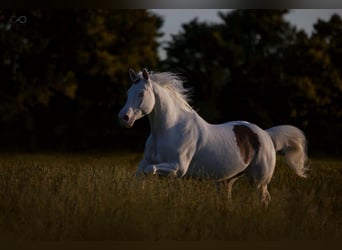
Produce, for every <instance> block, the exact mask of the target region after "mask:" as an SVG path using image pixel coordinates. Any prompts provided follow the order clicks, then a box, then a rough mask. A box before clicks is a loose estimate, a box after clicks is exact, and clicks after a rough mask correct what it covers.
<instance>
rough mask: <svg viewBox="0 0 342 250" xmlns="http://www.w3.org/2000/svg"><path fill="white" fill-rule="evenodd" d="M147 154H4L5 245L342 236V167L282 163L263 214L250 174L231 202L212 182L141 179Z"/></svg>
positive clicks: (1, 204)
mask: <svg viewBox="0 0 342 250" xmlns="http://www.w3.org/2000/svg"><path fill="white" fill-rule="evenodd" d="M140 157H141V155H136V154H121V155H119V154H114V155H109V154H91V155H76V154H2V155H0V237H1V239H36V240H199V239H201V240H297V239H298V240H333V239H341V229H342V228H341V218H342V216H341V215H342V214H341V211H342V207H341V202H342V198H341V194H342V190H341V180H342V164H341V161H338V160H320V159H317V160H313V161H312V163H311V171H310V177H309V178H308V179H306V180H304V179H300V178H298V177H296V176H295V174H294V173H293V172H291V170H290V169H289V168H287V167H286V166H285V163H284V160H283V159H282V158H280V160H278V162H277V167H276V171H275V174H274V177H273V180H272V182H271V184H270V193H271V195H272V200H271V203H270V206H269V207H268V208H267V209H264V208H263V207H262V205H261V204H260V201H259V199H258V196H257V193H256V190H255V188H254V187H252V186H250V184H249V183H248V181H247V179H245V178H241V179H240V180H238V181H237V182H236V184H235V185H234V187H233V200H232V202H231V203H229V202H228V200H227V199H226V194H225V193H224V192H221V193H217V191H216V187H215V185H214V183H213V182H212V181H197V180H183V179H165V178H156V177H152V178H147V179H146V180H144V181H139V180H136V179H135V178H134V171H135V169H136V166H137V163H138V161H139V159H140Z"/></svg>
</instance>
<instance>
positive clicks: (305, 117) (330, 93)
mask: <svg viewBox="0 0 342 250" xmlns="http://www.w3.org/2000/svg"><path fill="white" fill-rule="evenodd" d="M286 13H287V11H285V10H235V11H232V12H228V13H219V16H220V18H221V19H222V23H217V24H208V23H202V22H199V21H197V20H196V19H195V20H193V21H191V22H189V23H188V24H185V25H184V26H183V30H182V31H181V32H180V33H179V34H178V35H176V36H173V38H172V41H171V42H170V43H169V44H168V47H167V48H166V50H167V52H168V57H167V59H166V61H165V62H164V65H163V66H164V68H165V69H168V70H178V71H179V72H181V73H183V74H184V75H185V76H186V78H187V79H188V82H189V86H191V87H193V88H194V92H195V95H194V104H195V106H196V107H198V108H199V110H200V114H202V115H203V116H204V117H206V118H208V119H209V120H210V121H212V122H222V121H226V120H235V119H242V120H248V121H252V122H255V123H257V124H260V125H261V126H262V127H269V126H273V125H276V124H283V123H291V124H295V125H297V126H300V127H302V128H303V129H305V130H307V129H309V131H310V132H312V134H311V135H313V134H316V133H317V132H318V131H319V130H323V129H325V130H330V131H331V132H332V133H338V131H339V129H340V128H341V126H342V125H341V115H342V111H341V105H340V101H339V100H341V99H342V81H341V79H342V75H341V68H342V67H341V66H342V65H341V63H342V54H341V46H342V32H341V29H342V19H341V17H340V16H338V15H333V16H332V17H331V18H330V20H328V21H326V22H325V21H322V20H319V21H318V22H317V23H316V24H315V25H314V32H313V34H312V35H311V36H310V37H308V36H307V35H306V34H305V33H304V32H303V31H297V30H296V29H295V28H294V27H293V26H291V25H290V23H289V22H287V21H286V20H285V19H284V15H285V14H286ZM330 124H333V127H334V128H333V129H332V130H331V128H330ZM335 127H336V129H335ZM313 131H315V132H313ZM315 143H316V142H315ZM334 143H335V142H334Z"/></svg>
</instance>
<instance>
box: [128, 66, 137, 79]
mask: <svg viewBox="0 0 342 250" xmlns="http://www.w3.org/2000/svg"><path fill="white" fill-rule="evenodd" d="M128 73H129V77H130V78H131V81H132V82H135V81H136V80H137V77H138V76H137V73H135V71H134V70H133V69H129V70H128Z"/></svg>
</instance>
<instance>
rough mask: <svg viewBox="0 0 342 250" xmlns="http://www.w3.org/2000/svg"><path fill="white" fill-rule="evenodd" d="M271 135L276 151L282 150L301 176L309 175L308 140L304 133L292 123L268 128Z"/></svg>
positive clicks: (290, 165) (288, 162)
mask: <svg viewBox="0 0 342 250" xmlns="http://www.w3.org/2000/svg"><path fill="white" fill-rule="evenodd" d="M266 132H267V133H268V134H269V135H270V137H271V139H272V141H273V144H274V148H275V151H276V152H278V151H280V152H282V153H283V154H284V156H285V160H286V163H287V165H288V166H289V167H290V168H292V169H293V170H294V171H295V172H296V174H297V175H298V176H300V177H303V178H305V177H307V174H306V172H307V171H308V168H307V159H308V157H307V153H306V150H307V141H306V138H305V135H304V133H303V132H302V131H301V130H300V129H298V128H296V127H294V126H290V125H281V126H276V127H272V128H269V129H267V130H266Z"/></svg>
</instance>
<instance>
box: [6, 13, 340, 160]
mask: <svg viewBox="0 0 342 250" xmlns="http://www.w3.org/2000/svg"><path fill="white" fill-rule="evenodd" d="M287 13H288V11H286V10H234V11H229V12H228V11H226V12H224V11H223V12H220V13H218V18H219V19H220V20H221V22H218V23H209V22H204V21H199V20H198V19H192V20H191V21H189V22H187V23H185V24H184V25H183V27H182V29H181V30H180V32H178V33H177V34H176V35H172V36H171V39H170V40H169V41H168V42H167V43H166V44H165V43H164V44H163V49H164V51H165V56H163V58H161V57H160V56H159V54H158V49H159V50H160V38H161V36H162V32H161V27H162V25H163V19H162V17H161V16H159V15H158V14H156V12H152V11H148V10H101V9H98V10H32V11H20V12H18V11H17V12H16V11H13V10H0V148H1V150H3V151H42V150H43V151H45V150H47V151H50V150H53V151H55V150H58V151H88V150H132V151H134V150H142V149H143V147H144V142H145V140H146V138H147V136H148V134H149V124H148V120H147V119H146V118H144V119H142V120H141V121H138V122H137V123H136V124H135V126H134V127H133V128H131V129H124V128H121V127H120V126H119V124H118V121H117V113H118V111H119V110H120V108H121V107H122V106H123V105H124V103H125V99H126V90H127V89H128V88H129V86H130V82H129V78H128V69H129V68H133V69H135V70H140V69H141V68H142V67H147V68H148V69H151V70H153V71H172V72H175V73H180V74H182V75H183V76H184V77H185V79H186V83H185V86H186V87H189V88H191V89H192V93H193V98H192V99H193V101H192V103H191V105H192V106H193V107H194V108H195V109H196V110H197V111H198V113H199V114H200V115H201V116H202V117H203V118H205V119H206V120H207V121H208V122H212V123H220V122H225V121H229V120H247V121H250V122H253V123H256V124H258V125H260V126H261V127H262V128H268V127H271V126H275V125H279V124H293V125H295V126H298V127H299V128H301V129H302V130H303V131H304V132H305V133H306V135H307V137H308V141H309V154H310V153H325V154H331V155H338V154H340V153H341V150H342V140H341V139H342V119H341V118H342V105H341V100H342V19H341V16H340V15H337V14H332V15H331V17H330V18H329V19H328V20H326V21H323V20H317V21H316V22H315V23H314V25H313V29H312V33H311V34H307V33H306V32H304V31H303V30H299V29H297V28H296V27H295V26H294V25H293V24H291V23H290V22H289V21H288V20H287V19H286V18H285V16H286V15H287ZM22 16H24V17H26V19H23V18H20V17H22Z"/></svg>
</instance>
